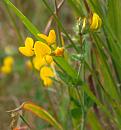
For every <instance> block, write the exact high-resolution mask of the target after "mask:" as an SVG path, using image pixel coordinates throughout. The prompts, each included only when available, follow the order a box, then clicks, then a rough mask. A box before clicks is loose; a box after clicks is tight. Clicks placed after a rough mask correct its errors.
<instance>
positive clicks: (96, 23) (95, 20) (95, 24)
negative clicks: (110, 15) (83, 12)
mask: <svg viewBox="0 0 121 130" xmlns="http://www.w3.org/2000/svg"><path fill="white" fill-rule="evenodd" d="M101 25H102V20H101V18H100V17H99V15H98V14H96V13H93V16H92V19H91V24H90V29H91V30H96V29H98V28H100V27H101Z"/></svg>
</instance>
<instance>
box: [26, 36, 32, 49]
mask: <svg viewBox="0 0 121 130" xmlns="http://www.w3.org/2000/svg"><path fill="white" fill-rule="evenodd" d="M33 45H34V41H33V39H32V38H30V37H27V38H26V40H25V47H27V48H29V49H32V48H33Z"/></svg>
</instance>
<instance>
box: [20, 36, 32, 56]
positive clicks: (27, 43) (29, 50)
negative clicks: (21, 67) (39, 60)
mask: <svg viewBox="0 0 121 130" xmlns="http://www.w3.org/2000/svg"><path fill="white" fill-rule="evenodd" d="M33 45H34V41H33V39H32V38H30V37H27V38H26V40H25V47H19V51H20V52H21V53H22V54H23V55H25V56H28V57H29V56H33V55H34V51H33Z"/></svg>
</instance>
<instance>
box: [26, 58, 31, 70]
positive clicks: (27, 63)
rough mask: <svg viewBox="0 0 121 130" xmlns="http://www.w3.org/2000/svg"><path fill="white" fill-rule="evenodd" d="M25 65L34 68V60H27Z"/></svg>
mask: <svg viewBox="0 0 121 130" xmlns="http://www.w3.org/2000/svg"><path fill="white" fill-rule="evenodd" d="M25 65H26V67H27V68H28V69H30V70H32V62H31V61H30V60H27V61H26V62H25Z"/></svg>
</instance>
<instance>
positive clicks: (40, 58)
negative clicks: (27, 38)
mask: <svg viewBox="0 0 121 130" xmlns="http://www.w3.org/2000/svg"><path fill="white" fill-rule="evenodd" d="M34 52H35V56H36V57H35V58H34V59H33V64H34V67H35V68H36V69H37V70H40V68H41V67H42V66H43V65H46V64H51V63H52V61H53V58H52V56H50V54H51V48H50V47H49V46H48V45H46V44H45V43H43V42H40V41H37V42H35V45H34Z"/></svg>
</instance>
